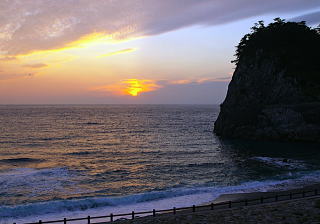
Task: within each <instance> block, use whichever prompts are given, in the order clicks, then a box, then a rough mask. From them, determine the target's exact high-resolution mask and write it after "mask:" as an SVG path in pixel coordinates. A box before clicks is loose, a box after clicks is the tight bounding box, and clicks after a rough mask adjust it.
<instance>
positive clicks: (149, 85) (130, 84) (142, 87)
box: [122, 79, 159, 96]
mask: <svg viewBox="0 0 320 224" xmlns="http://www.w3.org/2000/svg"><path fill="white" fill-rule="evenodd" d="M122 83H123V84H124V86H125V88H124V92H125V94H126V95H130V96H138V95H139V94H140V93H142V92H150V91H153V90H155V89H157V88H159V86H158V85H157V84H156V83H155V82H154V81H153V80H143V79H127V80H124V81H123V82H122Z"/></svg>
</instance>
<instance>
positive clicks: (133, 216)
mask: <svg viewBox="0 0 320 224" xmlns="http://www.w3.org/2000/svg"><path fill="white" fill-rule="evenodd" d="M132 219H134V211H132Z"/></svg>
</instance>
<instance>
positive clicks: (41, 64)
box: [23, 63, 48, 68]
mask: <svg viewBox="0 0 320 224" xmlns="http://www.w3.org/2000/svg"><path fill="white" fill-rule="evenodd" d="M47 66H48V65H47V64H44V63H36V64H26V65H23V67H25V68H43V67H47Z"/></svg>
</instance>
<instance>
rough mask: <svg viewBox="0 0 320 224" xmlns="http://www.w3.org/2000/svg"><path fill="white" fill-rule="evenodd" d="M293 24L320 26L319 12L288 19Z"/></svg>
mask: <svg viewBox="0 0 320 224" xmlns="http://www.w3.org/2000/svg"><path fill="white" fill-rule="evenodd" d="M290 20H291V21H294V22H300V21H306V22H307V23H308V24H309V25H319V24H320V11H318V12H312V13H308V14H305V15H302V16H298V17H295V18H292V19H290Z"/></svg>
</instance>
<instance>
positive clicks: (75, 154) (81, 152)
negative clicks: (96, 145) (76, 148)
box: [65, 151, 98, 156]
mask: <svg viewBox="0 0 320 224" xmlns="http://www.w3.org/2000/svg"><path fill="white" fill-rule="evenodd" d="M97 153H98V151H80V152H70V153H65V155H70V156H85V155H89V154H97Z"/></svg>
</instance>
